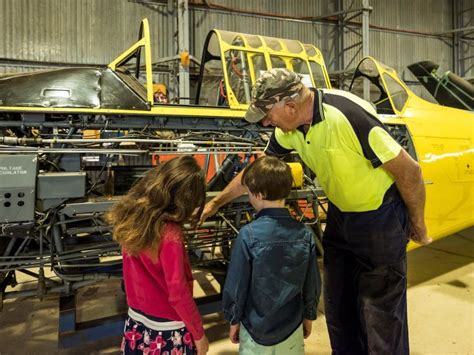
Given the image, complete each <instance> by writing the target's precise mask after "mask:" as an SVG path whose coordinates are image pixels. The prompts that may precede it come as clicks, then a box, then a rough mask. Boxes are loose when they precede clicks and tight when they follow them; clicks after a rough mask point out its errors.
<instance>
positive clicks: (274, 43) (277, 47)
mask: <svg viewBox="0 0 474 355" xmlns="http://www.w3.org/2000/svg"><path fill="white" fill-rule="evenodd" d="M264 39H265V43H266V44H267V46H268V47H270V48H271V49H273V50H274V51H281V50H282V49H283V48H281V44H280V42H279V41H278V40H276V39H275V38H271V37H264Z"/></svg>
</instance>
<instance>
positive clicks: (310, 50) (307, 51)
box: [304, 45, 316, 57]
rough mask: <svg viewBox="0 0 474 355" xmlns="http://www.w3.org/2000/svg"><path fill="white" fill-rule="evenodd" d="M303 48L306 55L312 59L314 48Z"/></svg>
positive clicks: (314, 52)
mask: <svg viewBox="0 0 474 355" xmlns="http://www.w3.org/2000/svg"><path fill="white" fill-rule="evenodd" d="M304 48H305V49H306V54H307V55H308V56H310V57H314V56H315V55H316V49H314V47H312V46H308V45H306V46H304Z"/></svg>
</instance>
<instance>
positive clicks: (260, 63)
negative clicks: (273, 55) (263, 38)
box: [252, 54, 267, 80]
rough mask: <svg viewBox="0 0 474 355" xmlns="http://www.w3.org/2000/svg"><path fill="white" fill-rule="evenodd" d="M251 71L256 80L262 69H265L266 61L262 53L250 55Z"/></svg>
mask: <svg viewBox="0 0 474 355" xmlns="http://www.w3.org/2000/svg"><path fill="white" fill-rule="evenodd" d="M252 64H253V73H254V76H255V80H257V79H258V78H259V77H260V75H262V73H263V72H264V71H266V70H267V63H265V57H264V56H263V54H254V55H252Z"/></svg>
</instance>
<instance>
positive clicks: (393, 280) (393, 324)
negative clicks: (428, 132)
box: [323, 187, 409, 355]
mask: <svg viewBox="0 0 474 355" xmlns="http://www.w3.org/2000/svg"><path fill="white" fill-rule="evenodd" d="M393 190H394V187H392V188H391V189H390V190H389V191H391V193H392V195H391V196H390V195H389V198H388V199H387V198H386V201H384V203H383V204H382V206H381V207H380V208H379V209H377V210H376V211H370V212H341V211H340V210H339V209H338V208H337V207H336V206H334V205H332V204H330V205H329V211H328V220H327V225H326V230H325V232H324V238H323V246H324V268H325V269H324V306H325V313H326V321H327V326H328V330H329V337H330V340H331V347H332V353H333V354H335V355H336V354H337V355H339V354H377V355H380V354H390V355H398V354H409V345H408V325H407V302H406V291H407V282H406V244H407V238H408V228H409V222H408V216H407V210H406V207H405V204H404V203H403V201H402V200H401V198H400V196H399V194H398V192H397V191H396V190H395V193H394V191H393ZM386 197H387V196H386Z"/></svg>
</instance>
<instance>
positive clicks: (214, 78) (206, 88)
mask: <svg viewBox="0 0 474 355" xmlns="http://www.w3.org/2000/svg"><path fill="white" fill-rule="evenodd" d="M199 104H200V105H209V106H229V103H228V102H227V94H226V92H225V85H224V73H223V72H222V63H221V61H220V60H210V61H208V62H206V64H205V66H204V73H203V78H202V86H201V92H200V95H199Z"/></svg>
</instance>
